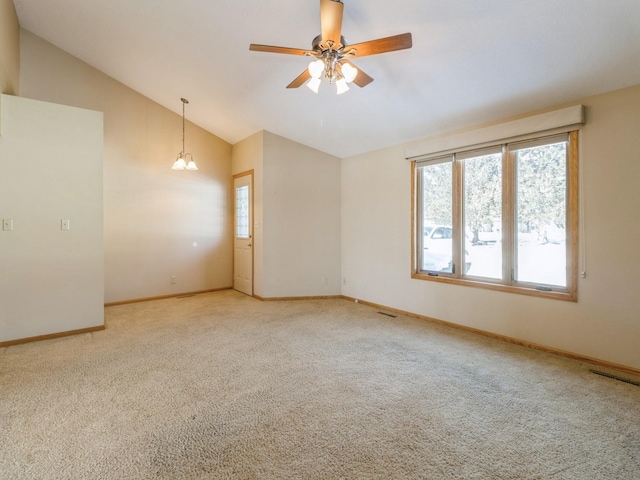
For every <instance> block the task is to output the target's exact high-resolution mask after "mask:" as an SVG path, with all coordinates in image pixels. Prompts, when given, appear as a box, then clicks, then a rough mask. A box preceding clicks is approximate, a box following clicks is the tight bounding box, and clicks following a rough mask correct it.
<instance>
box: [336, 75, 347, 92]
mask: <svg viewBox="0 0 640 480" xmlns="http://www.w3.org/2000/svg"><path fill="white" fill-rule="evenodd" d="M336 90H337V92H338V95H340V94H342V93H344V92H346V91H347V90H349V85H347V82H346V81H345V79H344V78H341V79H340V80H338V81H337V82H336Z"/></svg>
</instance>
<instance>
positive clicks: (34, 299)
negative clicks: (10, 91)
mask: <svg viewBox="0 0 640 480" xmlns="http://www.w3.org/2000/svg"><path fill="white" fill-rule="evenodd" d="M0 102H1V103H2V105H1V110H0V116H1V117H2V118H1V121H2V132H1V135H0V171H2V174H0V218H3V219H11V221H12V223H13V229H12V230H5V229H2V230H0V265H1V266H2V267H1V272H2V274H1V275H0V296H1V298H2V308H1V309H0V342H4V341H11V340H17V339H22V338H29V337H35V336H38V335H47V334H52V333H58V332H66V331H71V330H79V329H84V328H91V327H99V326H102V325H103V324H104V309H103V303H104V302H103V298H104V297H103V296H104V253H103V252H104V249H103V240H102V146H103V140H102V113H100V112H92V111H89V110H82V109H79V108H72V107H65V106H61V105H54V104H51V103H46V102H39V101H35V100H28V99H24V98H20V97H14V96H10V95H2V97H1V100H0ZM63 219H66V220H69V221H70V229H69V230H62V229H61V220H63Z"/></svg>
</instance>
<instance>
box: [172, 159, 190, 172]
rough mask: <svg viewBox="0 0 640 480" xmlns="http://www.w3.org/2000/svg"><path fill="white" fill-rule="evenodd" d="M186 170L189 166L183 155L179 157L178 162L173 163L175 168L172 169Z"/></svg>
mask: <svg viewBox="0 0 640 480" xmlns="http://www.w3.org/2000/svg"><path fill="white" fill-rule="evenodd" d="M185 168H187V164H186V162H185V161H184V158H183V157H182V155H180V156H178V158H177V159H176V161H175V162H174V163H173V167H171V169H172V170H184V169H185Z"/></svg>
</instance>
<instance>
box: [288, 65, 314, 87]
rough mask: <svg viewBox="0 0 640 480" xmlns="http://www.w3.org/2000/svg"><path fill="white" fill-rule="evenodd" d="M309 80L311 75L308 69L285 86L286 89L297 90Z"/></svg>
mask: <svg viewBox="0 0 640 480" xmlns="http://www.w3.org/2000/svg"><path fill="white" fill-rule="evenodd" d="M310 78H311V74H310V73H309V70H308V69H305V70H304V72H302V73H301V74H300V75H298V76H297V77H296V79H295V80H294V81H293V82H291V83H290V84H289V85H287V88H298V87H300V86H302V85H304V83H305V82H306V81H307V80H309V79H310Z"/></svg>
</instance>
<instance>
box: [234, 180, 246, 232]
mask: <svg viewBox="0 0 640 480" xmlns="http://www.w3.org/2000/svg"><path fill="white" fill-rule="evenodd" d="M236 238H249V187H248V186H246V185H245V186H242V187H238V188H236Z"/></svg>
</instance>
